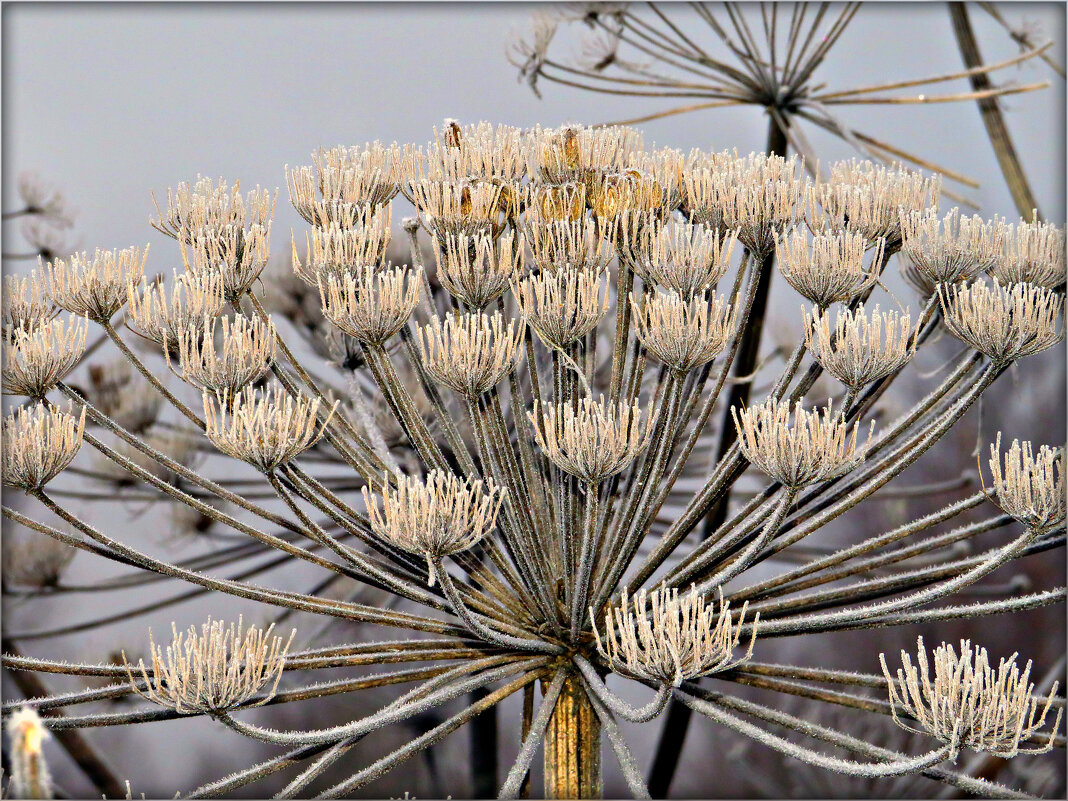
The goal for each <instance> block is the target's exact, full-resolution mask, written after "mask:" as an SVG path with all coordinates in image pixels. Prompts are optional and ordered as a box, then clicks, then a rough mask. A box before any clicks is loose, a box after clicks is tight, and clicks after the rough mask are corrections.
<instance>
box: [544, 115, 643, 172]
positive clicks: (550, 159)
mask: <svg viewBox="0 0 1068 801" xmlns="http://www.w3.org/2000/svg"><path fill="white" fill-rule="evenodd" d="M641 147H642V136H641V134H640V133H638V132H637V131H635V130H634V129H632V128H623V127H618V126H612V127H602V128H586V127H583V126H564V127H562V128H542V127H541V126H537V127H536V128H535V129H534V133H533V135H532V143H531V147H530V159H531V161H530V169H529V172H530V174H531V175H539V176H540V177H541V178H542V179H543V180H544V181H545V182H546V183H551V184H562V183H567V182H569V181H574V182H578V183H586V184H587V185H589V184H592V183H593V182H595V181H598V180H599V179H600V177H601V175H603V174H604V173H607V172H621V171H622V170H624V169H626V168H627V167H628V166H629V164H630V160H631V156H632V155H633V154H634V153H635V152H637V151H639V150H641Z"/></svg>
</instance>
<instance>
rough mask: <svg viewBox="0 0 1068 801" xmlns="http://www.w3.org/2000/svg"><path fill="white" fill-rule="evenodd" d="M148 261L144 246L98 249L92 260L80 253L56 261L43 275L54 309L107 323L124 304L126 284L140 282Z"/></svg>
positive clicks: (146, 249) (146, 247)
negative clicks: (54, 305)
mask: <svg viewBox="0 0 1068 801" xmlns="http://www.w3.org/2000/svg"><path fill="white" fill-rule="evenodd" d="M147 258H148V246H147V245H146V246H145V249H144V250H143V251H142V250H141V248H138V247H131V248H126V250H100V249H97V250H96V252H95V253H93V255H92V256H90V255H89V254H88V253H84V252H83V253H75V254H74V255H72V256H71V257H70V258H69V259H55V260H53V261H51V262H49V264H48V265H47V266H45V267H43V268H42V271H43V272H44V273H45V276H46V280H47V282H48V293H49V295H50V296H51V297H52V300H53V301H54V302H55V304H56V305H57V306H59V307H60V308H61V309H66V310H67V311H69V312H74V313H75V314H81V315H85V316H86V317H88V318H89V319H91V320H94V321H96V322H99V323H107V322H108V321H110V320H111V318H112V317H113V316H114V314H115V312H117V311H118V310H119V309H121V308H122V307H123V305H124V304H125V303H126V299H127V290H126V287H127V284H128V283H130V282H134V283H136V282H138V281H140V280H141V277H142V276H143V275H144V272H145V259H147ZM42 264H43V262H42Z"/></svg>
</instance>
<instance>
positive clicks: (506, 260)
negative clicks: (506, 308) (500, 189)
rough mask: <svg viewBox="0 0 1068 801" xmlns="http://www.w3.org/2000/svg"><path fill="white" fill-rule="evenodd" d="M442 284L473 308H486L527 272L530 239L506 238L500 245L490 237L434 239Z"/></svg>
mask: <svg viewBox="0 0 1068 801" xmlns="http://www.w3.org/2000/svg"><path fill="white" fill-rule="evenodd" d="M434 254H435V256H436V257H437V264H438V281H440V282H441V285H442V286H443V287H445V289H446V290H448V292H449V294H451V295H452V296H453V297H456V298H458V299H459V300H461V301H463V302H464V303H465V304H467V305H468V306H470V307H471V308H473V309H479V310H481V309H484V308H485V307H486V305H487V304H488V303H490V301H493V300H496V299H497V298H498V297H500V296H501V295H502V294H503V293H504V292H505V290H507V289H508V286H509V284H510V283H511V282H512V281H514V280H516V279H517V278H519V277H520V276H522V275H524V274H525V273H526V240H525V239H524V237H523V235H522V234H520V235H519V239H518V242H517V241H516V237H515V235H514V234H511V233H508V234H504V235H502V236H501V237H500V238H499V239H498V240H497V242H496V243H494V241H493V237H491V236H489V235H488V234H480V235H475V236H467V235H466V234H461V235H460V236H453V235H452V234H447V235H446V236H445V239H444V240H439V239H437V237H435V238H434Z"/></svg>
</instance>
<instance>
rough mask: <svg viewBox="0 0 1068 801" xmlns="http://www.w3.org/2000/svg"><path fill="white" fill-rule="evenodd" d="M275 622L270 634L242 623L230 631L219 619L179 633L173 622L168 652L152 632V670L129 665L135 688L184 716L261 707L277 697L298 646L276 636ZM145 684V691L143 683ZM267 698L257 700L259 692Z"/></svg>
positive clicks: (150, 636) (129, 674)
mask: <svg viewBox="0 0 1068 801" xmlns="http://www.w3.org/2000/svg"><path fill="white" fill-rule="evenodd" d="M273 631H274V624H273V623H272V624H271V625H270V626H268V627H267V629H266V630H263V629H260V628H259V627H257V626H249V627H248V629H247V630H246V629H245V628H244V627H243V624H242V619H241V618H240V617H239V618H238V619H237V624H236V626H235V625H234V624H233V623H231V624H230V625H229V626H228V627H227V626H225V624H224V623H223V622H222V621H220V620H212V619H211V618H208V622H207V623H204V624H203V625H202V626H201V627H200V631H199V632H198V631H197V629H196V627H195V626H190V627H189V628H188V629H187V630H186V631H183V632H181V633H179V632H178V627H177V626H175V625H174V624H173V623H172V624H171V632H172V634H173V637H174V639H173V640H172V642H171V644H170V645H168V646H166V649H164V648H163V647H161V646H158V645H156V643H155V641H154V640H153V639H152V630H151V629H149V632H148V641H149V651H150V653H151V655H152V668H151V672H150V671H149V669H147V668H146V667H145V663H144V660H141V659H139V660H138V661H137V668H136V669H137V672H138V673H139V674H140V675H139V676H138V677H137V678H134V668H133V666H132V665H130V663H129V662H127V661H126V654H125V653H123V655H122V661H123V664H124V665H125V667H126V673H127V675H128V676H129V679H130V684H131V686H132V688H133V690H134V692H136V693H137V694H138V695H140V696H141V697H142V698H147V699H148V700H149V701H152V702H154V703H157V704H159V705H160V706H165V707H167V708H169V709H173V710H174V711H175V712H177V713H178V714H180V715H193V714H198V713H209V714H210V713H217V712H225V711H227V710H229V709H233V708H234V707H237V706H243V707H245V708H251V707H257V706H262V705H263V704H265V703H267V702H268V701H270V700H271V698H273V697H274V694H275V691H276V690H277V688H278V681H279V680H280V679H281V678H282V670H283V669H284V668H285V661H286V653H287V652H288V651H289V646H290V643H292V642H293V635H294V634H296V632H295V631H294V632H291V633H290V635H289V639H288V640H283V639H282V638H281V637H274V636H272V632H273ZM142 682H143V683H144V684H145V685H146V686H145V687H144V689H142V688H141V686H140V684H141V683H142ZM260 693H262V694H263V695H262V697H261V698H259V699H258V700H255V702H254V703H253V700H254V699H255V698H256V696H257V695H258V694H260Z"/></svg>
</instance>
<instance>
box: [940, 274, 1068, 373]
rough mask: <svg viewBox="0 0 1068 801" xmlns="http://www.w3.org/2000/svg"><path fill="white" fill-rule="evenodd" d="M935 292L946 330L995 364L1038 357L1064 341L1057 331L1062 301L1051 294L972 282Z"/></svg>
mask: <svg viewBox="0 0 1068 801" xmlns="http://www.w3.org/2000/svg"><path fill="white" fill-rule="evenodd" d="M937 291H938V300H939V302H940V303H941V304H942V313H943V315H944V322H945V325H946V328H948V329H949V330H950V331H951V332H952V333H953V335H954V336H955V337H957V339H960V340H961V341H963V342H965V343H967V344H968V345H970V346H972V347H973V348H975V349H976V350H977V351H979V352H980V353H982V354H984V355H985V356H988V357H989V358H990V359H991V360H992V361H993V362H995V363H996V364H1007V363H1009V362H1012V361H1015V360H1016V359H1021V358H1023V357H1024V356H1030V355H1032V354H1035V353H1039V352H1040V351H1043V350H1045V349H1046V348H1049V347H1051V346H1053V345H1056V344H1057V343H1058V342H1060V341H1061V339H1062V338H1063V337H1064V332H1063V330H1059V329H1058V326H1057V318H1058V317H1060V313H1061V310H1062V308H1063V307H1064V297H1063V296H1062V295H1059V294H1057V293H1056V292H1053V291H1052V290H1049V289H1044V288H1043V287H1040V286H1034V285H1032V284H1012V285H1011V286H1001V285H1000V284H999V283H997V282H996V281H995V282H994V284H993V285H989V284H986V283H984V282H981V281H976V282H975V283H972V284H964V285H959V286H944V285H939V286H938V290H937Z"/></svg>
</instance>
